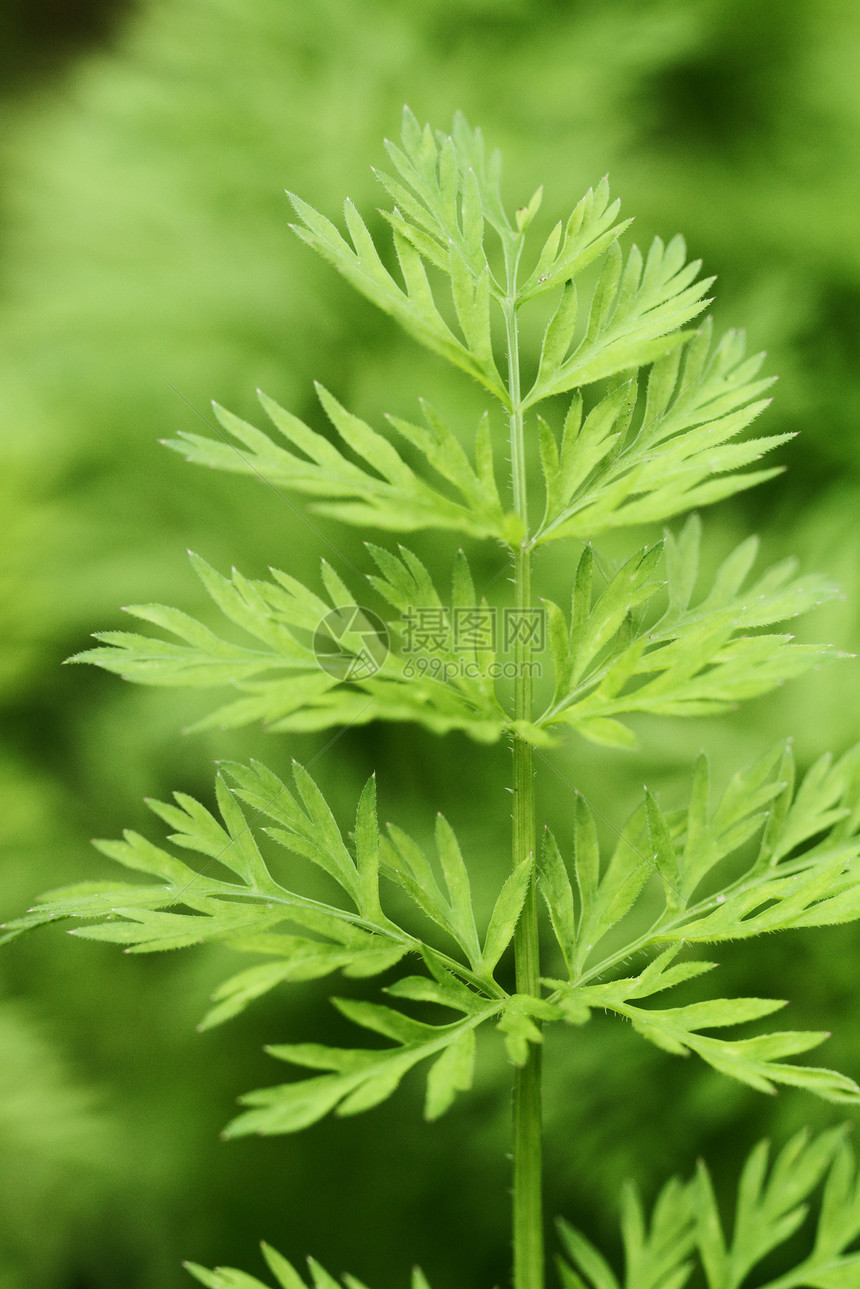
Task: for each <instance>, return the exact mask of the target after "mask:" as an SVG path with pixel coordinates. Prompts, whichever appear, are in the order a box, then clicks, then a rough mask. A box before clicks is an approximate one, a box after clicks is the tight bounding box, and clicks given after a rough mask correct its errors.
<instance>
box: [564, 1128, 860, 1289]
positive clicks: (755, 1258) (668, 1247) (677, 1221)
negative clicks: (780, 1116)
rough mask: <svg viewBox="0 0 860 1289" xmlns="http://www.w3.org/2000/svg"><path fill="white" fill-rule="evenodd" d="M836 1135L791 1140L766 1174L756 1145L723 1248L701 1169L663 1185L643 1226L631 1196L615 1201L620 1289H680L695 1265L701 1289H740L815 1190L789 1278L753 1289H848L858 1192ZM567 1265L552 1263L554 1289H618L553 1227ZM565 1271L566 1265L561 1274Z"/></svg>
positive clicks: (609, 1274) (858, 1228) (858, 1267)
mask: <svg viewBox="0 0 860 1289" xmlns="http://www.w3.org/2000/svg"><path fill="white" fill-rule="evenodd" d="M844 1135H845V1134H844V1131H843V1130H842V1129H839V1128H836V1129H833V1130H831V1131H829V1132H825V1133H822V1134H821V1136H819V1137H817V1138H812V1139H810V1138H809V1136H808V1134H807V1133H805V1132H801V1133H798V1134H797V1136H795V1137H793V1138H792V1140H791V1141H789V1143H788V1144H787V1145H786V1146H785V1147H784V1149H783V1150H782V1151H781V1152H780V1154H779V1155H778V1156H777V1158H776V1159H775V1160H774V1162H773V1165H772V1167H771V1168H770V1170H769V1171H768V1157H769V1153H770V1151H769V1147H768V1143H767V1142H765V1141H763V1142H760V1143H759V1145H758V1146H756V1148H755V1149H754V1150H753V1152H752V1153H751V1155H750V1156H749V1159H748V1160H747V1162H746V1165H745V1167H744V1170H743V1173H742V1175H741V1178H740V1182H739V1185H738V1195H737V1208H736V1212H735V1218H734V1224H733V1230H732V1236H731V1239H730V1240H729V1239H727V1237H726V1235H725V1233H724V1229H723V1224H722V1222H721V1219H720V1214H719V1209H718V1207H717V1202H716V1199H715V1197H714V1191H713V1187H712V1185H711V1179H710V1176H709V1175H708V1170H707V1168H705V1166H704V1164H700V1166H699V1172H698V1175H697V1176H696V1177H695V1178H693V1180H692V1181H690V1182H688V1183H686V1184H681V1183H679V1182H678V1181H677V1180H675V1181H671V1182H669V1184H668V1185H667V1186H666V1187H665V1188H664V1189H663V1191H662V1192H661V1194H660V1196H659V1197H658V1199H657V1202H656V1204H655V1205H654V1211H653V1214H652V1216H651V1221H650V1223H648V1222H647V1221H646V1218H645V1214H644V1212H643V1209H642V1205H641V1202H640V1200H639V1198H638V1196H637V1195H636V1193H635V1191H633V1190H632V1189H630V1190H628V1191H627V1192H626V1194H625V1196H624V1203H623V1209H622V1225H621V1231H622V1236H623V1240H624V1253H625V1276H624V1280H623V1285H624V1289H681V1286H682V1285H684V1284H686V1282H687V1280H688V1279H689V1277H690V1275H691V1274H692V1272H693V1268H694V1265H695V1264H696V1263H697V1262H698V1263H700V1264H701V1267H702V1270H703V1271H704V1275H705V1282H706V1283H707V1286H708V1289H740V1286H741V1285H742V1284H744V1283H746V1282H747V1281H746V1278H747V1276H748V1275H749V1274H750V1272H752V1271H753V1270H754V1269H755V1267H756V1266H758V1264H759V1263H760V1262H761V1261H762V1260H763V1259H764V1258H766V1257H767V1256H768V1255H769V1254H771V1253H772V1252H773V1251H774V1250H776V1249H778V1248H779V1246H780V1245H783V1244H785V1243H786V1242H787V1241H788V1240H790V1239H791V1237H792V1236H793V1235H794V1234H795V1232H797V1231H798V1230H800V1229H801V1228H802V1227H803V1225H804V1222H805V1221H806V1219H807V1217H808V1215H809V1211H810V1204H809V1201H810V1199H811V1197H812V1195H813V1193H814V1192H815V1191H816V1190H817V1188H818V1187H819V1186H820V1185H821V1184H822V1182H823V1195H822V1197H821V1208H820V1211H817V1210H816V1220H815V1236H814V1242H813V1246H812V1249H811V1251H810V1252H809V1254H808V1255H807V1256H805V1257H804V1258H803V1259H802V1260H801V1261H800V1262H799V1263H798V1264H797V1265H796V1266H794V1267H793V1268H792V1269H791V1270H789V1271H785V1272H783V1273H781V1274H777V1275H775V1276H772V1277H771V1278H769V1279H767V1280H757V1281H756V1284H757V1286H758V1289H853V1286H854V1285H856V1283H857V1277H858V1274H860V1254H858V1253H852V1252H850V1251H849V1246H850V1245H851V1244H852V1243H853V1242H854V1241H855V1240H856V1239H857V1237H858V1235H860V1186H858V1180H857V1177H856V1169H855V1163H854V1157H853V1152H852V1150H851V1148H850V1146H849V1145H848V1144H847V1142H846V1141H845V1140H844ZM560 1233H561V1238H562V1241H563V1243H564V1246H565V1250H566V1253H567V1255H568V1257H569V1258H570V1263H568V1262H567V1261H561V1262H560V1264H559V1270H560V1274H561V1280H562V1284H563V1286H564V1289H620V1286H621V1283H622V1282H621V1281H619V1280H618V1278H617V1277H616V1275H615V1273H614V1272H613V1271H612V1269H611V1268H610V1266H609V1263H608V1262H607V1261H606V1260H605V1259H604V1257H603V1255H602V1254H601V1253H599V1252H598V1250H597V1249H596V1248H595V1247H594V1246H593V1245H592V1244H591V1243H590V1241H588V1240H587V1239H586V1238H585V1236H584V1235H582V1233H581V1232H579V1231H577V1230H575V1229H574V1228H573V1227H571V1226H568V1225H567V1223H561V1224H560ZM571 1263H572V1264H573V1265H571Z"/></svg>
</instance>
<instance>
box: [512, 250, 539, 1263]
mask: <svg viewBox="0 0 860 1289" xmlns="http://www.w3.org/2000/svg"><path fill="white" fill-rule="evenodd" d="M520 246H521V242H520ZM518 251H519V247H517V251H516V253H515V254H512V255H511V256H510V258H509V259H508V298H507V300H506V301H505V305H504V309H505V325H506V330H507V343H508V381H509V392H510V396H511V415H510V431H511V478H512V483H513V499H514V506H515V508H516V511H517V514H518V515H519V516H520V519H521V520H522V526H523V538H522V543H521V545H520V548H519V550H518V551H517V553H516V562H515V567H514V588H515V601H514V603H515V608H516V611H517V612H516V618H515V622H516V624H517V632H516V655H515V662H516V680H515V689H514V720H515V721H528V720H530V719H531V715H532V678H531V653H532V647H531V636H530V618H531V610H532V599H531V549H530V546H529V544H528V539H527V535H526V534H527V528H528V514H527V502H526V469H525V457H524V435H523V408H522V397H521V393H520V371H519V347H518V336H517V320H516V305H515V290H516V268H517V261H518V259H519V254H518ZM513 753H514V767H513V769H514V774H513V862H514V865H516V864H519V863H521V862H522V860H524V859H526V858H527V857H528V856H529V855H533V854H534V849H535V792H534V758H533V753H532V749H531V747H530V745H529V744H528V743H526V742H525V740H524V739H521V738H519V737H517V736H516V735H515V736H514V746H513ZM514 960H515V966H516V989H517V992H518V993H523V994H534V995H539V994H540V951H539V943H538V920H537V892H536V889H535V881H534V878H532V882H531V885H530V887H529V892H528V895H527V897H526V901H525V904H524V906H523V911H522V914H521V916H520V920H519V923H518V925H517V929H516V933H515V936H514ZM513 1246H514V1289H543V1282H544V1249H543V1197H542V1143H541V1049H540V1046H539V1045H537V1044H530V1045H529V1055H528V1059H527V1060H526V1063H525V1065H524V1066H522V1067H521V1068H519V1069H517V1071H516V1074H515V1076H514V1106H513Z"/></svg>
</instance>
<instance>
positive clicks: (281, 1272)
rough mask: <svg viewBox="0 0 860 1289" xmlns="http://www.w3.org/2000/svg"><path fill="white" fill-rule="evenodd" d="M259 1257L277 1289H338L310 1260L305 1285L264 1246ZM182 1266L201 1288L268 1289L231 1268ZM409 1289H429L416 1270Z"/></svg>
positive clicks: (354, 1288)
mask: <svg viewBox="0 0 860 1289" xmlns="http://www.w3.org/2000/svg"><path fill="white" fill-rule="evenodd" d="M263 1257H264V1258H265V1259H266V1263H267V1265H268V1268H269V1270H270V1271H271V1273H272V1275H273V1276H274V1277H275V1279H276V1281H277V1284H278V1286H279V1289H341V1286H340V1285H339V1284H338V1282H337V1280H335V1279H334V1277H333V1276H331V1275H329V1273H328V1272H327V1271H326V1270H325V1268H324V1267H321V1266H320V1264H319V1263H318V1262H316V1261H314V1259H313V1258H308V1269H309V1270H310V1273H311V1274H310V1279H309V1280H308V1281H307V1282H306V1281H304V1280H303V1279H302V1277H301V1276H300V1275H299V1273H298V1271H296V1269H295V1267H294V1266H293V1265H292V1263H290V1262H288V1261H287V1259H286V1258H285V1257H283V1256H282V1255H281V1254H280V1253H278V1251H277V1250H276V1249H273V1248H271V1246H270V1245H268V1244H264V1245H263ZM185 1265H186V1267H187V1268H188V1270H189V1271H190V1272H191V1274H192V1275H193V1276H194V1278H195V1279H196V1280H199V1281H200V1283H201V1284H202V1285H207V1286H208V1289H268V1286H266V1285H264V1284H263V1282H262V1280H257V1279H256V1277H255V1276H249V1275H247V1274H246V1273H245V1272H244V1271H236V1270H235V1269H234V1268H232V1267H217V1268H216V1269H215V1270H214V1271H207V1270H206V1268H205V1267H199V1266H197V1264H196V1263H192V1262H186V1264H185ZM343 1283H344V1285H346V1289H366V1286H365V1285H363V1284H362V1283H361V1281H360V1280H356V1278H355V1276H348V1275H347V1276H344V1277H343ZM412 1289H429V1286H428V1284H427V1281H426V1279H425V1278H424V1276H423V1275H422V1273H421V1271H420V1270H419V1269H418V1267H416V1268H415V1270H414V1271H413V1273H412Z"/></svg>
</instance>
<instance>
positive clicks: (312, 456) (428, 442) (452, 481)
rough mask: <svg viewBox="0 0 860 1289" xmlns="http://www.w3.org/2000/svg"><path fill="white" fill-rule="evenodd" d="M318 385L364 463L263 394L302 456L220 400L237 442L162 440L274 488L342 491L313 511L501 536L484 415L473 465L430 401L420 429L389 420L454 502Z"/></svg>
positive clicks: (383, 524) (195, 437)
mask: <svg viewBox="0 0 860 1289" xmlns="http://www.w3.org/2000/svg"><path fill="white" fill-rule="evenodd" d="M317 393H318V395H319V399H320V402H321V403H322V405H323V407H324V408H325V410H326V412H327V413H328V415H329V417H330V419H331V422H332V425H334V427H335V429H336V430H337V431H338V434H339V436H340V438H341V439H342V440H343V443H344V445H345V446H346V447H348V448H350V449H351V450H352V451H353V452H355V454H356V455H357V456H359V457H361V458H362V459H363V460H364V461H365V462H366V463H367V466H369V467H370V468H369V469H368V468H366V467H361V466H358V465H355V464H354V463H353V462H352V461H351V460H350V459H349V458H348V457H346V456H345V455H344V454H343V452H341V451H339V450H338V449H337V448H336V447H335V446H334V445H333V444H332V443H330V442H329V440H328V439H326V438H325V437H324V436H323V435H322V434H318V433H316V432H315V431H314V430H311V429H309V427H308V426H307V425H305V424H303V422H302V421H300V420H299V419H298V418H297V417H295V416H293V415H291V413H289V412H287V411H285V410H284V409H283V408H282V407H279V406H278V404H277V403H275V402H273V401H272V399H270V398H266V396H265V395H264V394H261V395H260V401H261V402H262V404H263V407H264V408H265V409H266V411H267V413H268V414H269V416H270V418H271V420H272V422H273V423H274V425H275V426H276V428H277V429H278V430H279V431H280V432H281V434H282V435H283V436H284V438H285V439H286V440H287V442H288V443H290V444H291V446H292V448H293V449H295V448H298V449H299V451H300V452H302V453H304V456H301V457H300V456H297V455H296V453H295V451H294V450H292V451H290V450H288V449H286V448H284V447H281V446H280V445H279V444H277V443H273V442H272V440H271V439H270V438H269V437H268V436H267V435H266V434H263V433H262V432H261V431H260V430H257V429H255V428H254V426H253V425H249V424H248V422H247V421H242V420H240V419H239V418H238V417H237V416H234V415H233V414H232V413H231V412H227V411H225V410H224V409H223V408H221V407H216V409H215V412H216V415H217V417H218V420H219V421H220V422H221V425H222V426H223V427H224V429H225V430H227V432H228V433H229V434H230V435H231V436H232V437H233V438H234V439H235V440H236V441H237V442H238V443H239V444H240V445H241V447H239V448H237V447H236V446H235V445H234V444H233V443H230V442H229V441H228V440H225V441H223V442H216V441H214V440H213V439H211V438H208V437H206V436H203V435H200V434H187V433H183V434H181V435H180V436H179V438H178V439H175V440H173V441H172V442H171V443H170V444H169V445H168V446H170V447H173V448H175V449H176V450H177V451H179V452H182V453H183V455H184V456H185V457H186V458H187V459H188V460H189V461H195V462H197V463H198V464H199V465H208V466H212V467H215V468H217V469H220V470H232V471H235V472H237V473H241V474H252V475H256V476H257V477H258V478H263V479H265V480H267V481H268V482H269V483H272V484H274V485H275V486H276V487H279V488H289V489H290V490H292V491H294V492H302V493H306V494H307V495H308V496H311V497H329V498H331V497H336V496H341V497H343V498H344V500H343V501H329V502H327V503H325V504H318V505H317V507H316V509H318V510H319V511H320V512H321V513H322V514H326V515H331V516H332V517H333V518H335V519H341V520H344V521H345V522H347V523H352V524H356V525H358V526H360V527H361V526H366V525H370V526H371V527H374V528H386V529H392V530H394V531H395V532H411V531H413V530H415V529H418V528H450V529H454V530H455V531H457V532H461V533H465V534H466V535H467V536H469V537H498V538H500V539H503V538H504V536H505V532H506V526H505V515H504V512H503V509H502V502H501V498H500V496H499V491H498V486H497V484H496V477H495V471H494V468H493V454H492V446H491V443H490V437H489V424H488V421H487V419H486V418H484V419H483V420H482V421H481V424H480V425H479V427H478V431H477V434H476V438H475V457H476V464H475V465H474V466H473V465H472V463H471V462H470V460H469V458H468V456H467V455H466V453H465V452H464V451H463V449H462V448H461V446H460V442H459V440H458V439H457V438H456V437H455V435H454V434H453V433H452V431H451V429H450V428H449V427H448V426H447V425H446V424H445V422H444V421H443V420H442V418H441V417H440V416H439V415H438V414H437V413H435V412H434V411H433V409H432V408H431V407H427V406H425V407H424V417H425V420H426V422H427V424H426V427H425V426H420V425H412V424H411V423H410V422H409V421H404V420H403V419H402V418H400V417H391V418H390V421H391V425H392V426H393V427H394V429H395V430H397V431H398V433H399V434H400V435H401V436H402V437H403V438H404V439H405V440H406V442H407V443H409V444H411V445H412V446H413V447H415V448H417V449H418V450H419V451H420V452H421V453H422V455H423V456H424V457H425V459H426V461H427V463H428V464H429V465H430V466H431V467H432V468H433V469H434V470H435V471H436V472H437V473H438V474H439V475H440V477H441V479H443V480H444V481H445V482H446V483H448V484H449V485H450V486H451V488H452V489H453V490H454V491H455V492H457V493H459V494H460V499H459V500H454V499H452V498H450V497H448V496H447V495H446V494H445V492H443V491H441V490H440V488H439V487H437V486H434V485H433V484H431V483H428V482H426V481H425V480H424V479H423V478H422V477H421V476H420V475H419V474H416V472H415V471H414V470H412V469H411V468H410V467H409V466H408V465H407V464H406V462H405V461H404V460H403V458H402V457H401V456H400V455H399V454H398V452H397V450H396V449H395V448H394V447H393V446H392V444H391V443H390V442H389V441H388V439H386V438H384V437H383V436H382V435H381V434H378V433H377V432H376V431H375V430H373V429H371V427H370V426H369V425H367V424H366V423H365V422H364V421H362V420H360V419H359V418H358V417H357V416H353V415H352V414H351V413H349V412H347V411H346V409H345V408H343V407H341V405H340V403H338V401H337V399H335V398H334V397H333V396H332V395H331V394H329V393H328V391H327V390H325V389H323V387H322V386H321V385H317ZM380 476H381V477H380Z"/></svg>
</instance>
